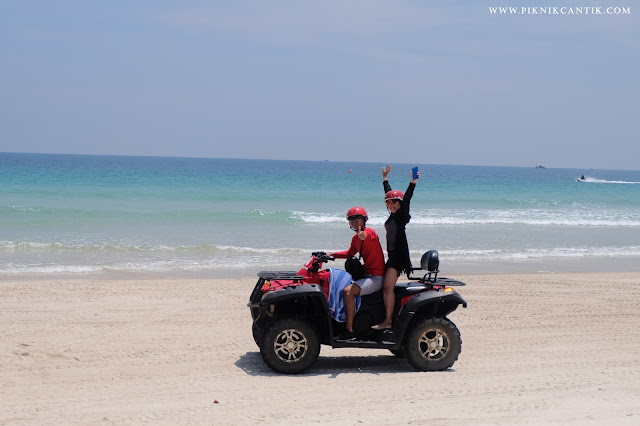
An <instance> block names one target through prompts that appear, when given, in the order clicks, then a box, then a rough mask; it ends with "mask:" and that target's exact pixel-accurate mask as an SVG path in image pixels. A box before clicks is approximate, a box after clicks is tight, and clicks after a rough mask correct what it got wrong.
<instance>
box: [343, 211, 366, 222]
mask: <svg viewBox="0 0 640 426" xmlns="http://www.w3.org/2000/svg"><path fill="white" fill-rule="evenodd" d="M350 216H362V217H364V220H365V222H366V221H367V219H369V216H367V211H366V210H365V209H364V208H362V207H351V208H350V209H349V211H348V212H347V219H349V217H350Z"/></svg>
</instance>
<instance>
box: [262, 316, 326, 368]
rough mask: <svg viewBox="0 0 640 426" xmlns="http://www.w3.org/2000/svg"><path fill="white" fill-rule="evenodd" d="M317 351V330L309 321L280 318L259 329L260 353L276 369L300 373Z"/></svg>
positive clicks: (313, 358) (318, 344)
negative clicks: (261, 329) (260, 335)
mask: <svg viewBox="0 0 640 426" xmlns="http://www.w3.org/2000/svg"><path fill="white" fill-rule="evenodd" d="M319 354H320V341H319V340H318V333H317V332H316V330H315V328H314V327H313V325H311V323H310V322H309V321H306V320H303V319H300V318H283V319H280V320H277V321H274V322H272V323H270V324H269V325H268V326H267V327H266V328H265V329H264V330H263V333H262V339H261V340H260V355H262V359H263V360H264V362H265V363H266V364H267V365H268V366H269V368H271V369H272V370H273V371H275V372H277V373H284V374H299V373H302V372H303V371H305V370H307V369H308V368H309V367H311V366H312V365H313V364H314V363H315V362H316V360H317V359H318V355H319Z"/></svg>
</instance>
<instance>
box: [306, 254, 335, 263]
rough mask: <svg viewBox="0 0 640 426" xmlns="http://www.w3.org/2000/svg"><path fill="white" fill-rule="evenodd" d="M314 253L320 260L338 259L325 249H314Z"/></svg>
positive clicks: (323, 261)
mask: <svg viewBox="0 0 640 426" xmlns="http://www.w3.org/2000/svg"><path fill="white" fill-rule="evenodd" d="M311 254H312V255H313V257H315V258H316V260H317V261H318V262H322V263H325V262H328V261H330V260H336V259H335V258H334V257H333V256H329V255H328V254H327V253H326V252H324V251H314V252H313V253H311Z"/></svg>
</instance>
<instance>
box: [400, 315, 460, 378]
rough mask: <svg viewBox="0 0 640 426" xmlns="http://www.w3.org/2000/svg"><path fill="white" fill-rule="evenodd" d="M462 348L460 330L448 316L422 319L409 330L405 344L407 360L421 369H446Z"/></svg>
mask: <svg viewBox="0 0 640 426" xmlns="http://www.w3.org/2000/svg"><path fill="white" fill-rule="evenodd" d="M461 350H462V339H461V338H460V331H458V328H457V327H456V325H455V324H454V323H453V322H451V321H449V320H448V319H447V318H430V319H424V320H422V321H421V322H419V323H418V324H417V325H416V326H414V327H413V328H412V329H411V330H410V331H409V333H408V335H407V339H406V341H405V346H404V352H405V354H406V355H407V361H409V364H411V366H412V367H413V368H415V369H416V370H420V371H443V370H446V369H447V368H449V367H451V366H452V365H453V363H454V362H456V360H457V359H458V355H460V351H461Z"/></svg>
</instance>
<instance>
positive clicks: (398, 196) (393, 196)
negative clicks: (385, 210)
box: [384, 189, 404, 201]
mask: <svg viewBox="0 0 640 426" xmlns="http://www.w3.org/2000/svg"><path fill="white" fill-rule="evenodd" d="M403 198H404V194H403V193H402V191H398V190H397V189H392V190H391V191H389V192H387V193H386V194H384V200H385V201H387V200H400V201H402V199H403Z"/></svg>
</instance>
